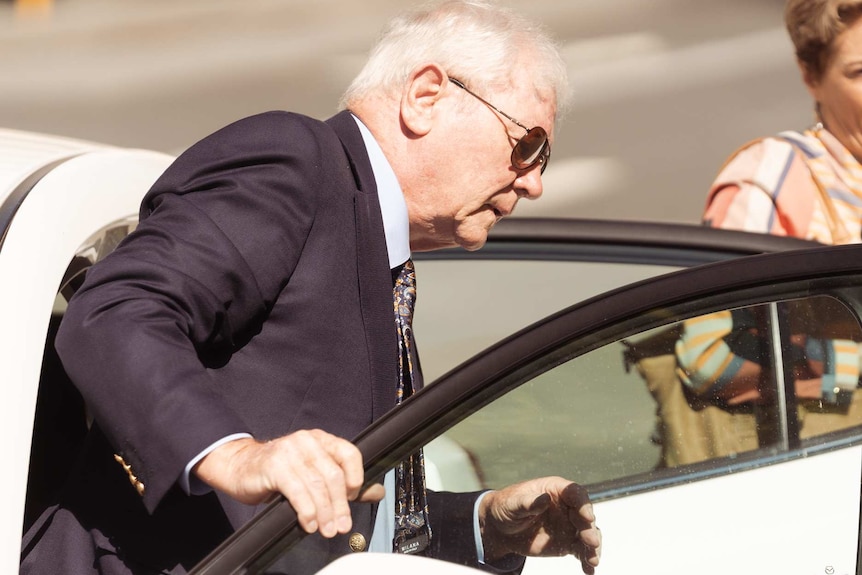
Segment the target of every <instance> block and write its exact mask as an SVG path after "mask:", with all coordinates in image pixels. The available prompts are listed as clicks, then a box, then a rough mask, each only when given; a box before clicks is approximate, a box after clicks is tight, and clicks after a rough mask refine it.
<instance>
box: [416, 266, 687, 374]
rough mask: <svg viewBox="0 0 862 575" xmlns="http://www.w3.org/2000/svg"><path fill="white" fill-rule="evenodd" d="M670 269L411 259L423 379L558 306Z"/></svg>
mask: <svg viewBox="0 0 862 575" xmlns="http://www.w3.org/2000/svg"><path fill="white" fill-rule="evenodd" d="M675 269H678V268H675V267H671V266H658V265H640V264H624V263H608V262H577V261H528V260H517V261H516V260H480V259H474V258H471V259H463V260H456V259H452V260H418V261H416V277H417V284H418V293H419V296H418V298H417V304H416V315H415V318H414V322H413V325H414V329H415V332H416V337H417V340H418V343H419V350H420V352H421V358H422V371H423V373H424V375H425V381H426V382H431V381H433V380H434V379H436V378H437V377H439V376H440V375H442V374H444V373H445V372H447V371H448V370H449V369H451V368H452V367H454V366H456V365H458V364H459V363H461V362H462V361H464V360H467V359H469V358H470V357H472V356H473V355H474V354H476V353H478V352H479V351H481V350H483V349H485V348H486V347H488V346H489V345H491V344H493V343H495V342H496V341H498V340H500V339H503V338H504V337H506V336H508V335H510V334H512V333H514V332H516V331H517V330H519V329H521V328H524V327H526V326H528V325H530V324H531V323H533V322H535V321H538V320H539V319H541V318H543V317H545V316H547V315H550V314H552V313H554V312H556V311H557V310H559V309H562V308H564V307H567V306H569V305H572V304H574V303H578V302H580V301H583V300H585V299H587V298H589V297H592V296H594V295H597V294H599V293H603V292H605V291H608V290H611V289H613V288H616V287H619V286H622V285H626V284H629V283H632V282H635V281H638V280H642V279H645V278H648V277H653V276H656V275H659V274H663V273H667V272H670V271H674V270H675Z"/></svg>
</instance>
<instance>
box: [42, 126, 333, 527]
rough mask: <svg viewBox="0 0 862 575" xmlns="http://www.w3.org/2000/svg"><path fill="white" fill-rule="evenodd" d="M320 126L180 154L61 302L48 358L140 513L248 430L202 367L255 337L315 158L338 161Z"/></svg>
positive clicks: (288, 265) (223, 134)
mask: <svg viewBox="0 0 862 575" xmlns="http://www.w3.org/2000/svg"><path fill="white" fill-rule="evenodd" d="M321 125H322V124H320V123H319V122H316V121H315V120H311V119H309V118H304V117H301V116H296V115H292V114H287V113H268V114H263V115H260V116H255V117H252V118H248V119H246V120H242V121H240V122H237V123H235V124H232V125H230V126H228V127H226V128H224V129H222V130H221V131H219V132H216V133H215V134H214V135H212V136H210V137H208V138H206V139H204V140H202V141H201V142H199V143H198V144H196V145H195V146H193V147H192V148H190V149H189V150H188V151H187V152H186V153H184V154H183V155H182V156H180V157H179V158H178V159H177V161H176V162H175V163H174V164H173V165H172V166H171V167H170V168H169V169H168V170H167V171H166V172H165V174H164V175H163V176H162V177H161V178H160V179H159V180H158V181H157V182H156V183H155V185H154V186H153V188H152V189H151V190H150V192H149V193H148V194H147V196H146V197H145V199H144V201H143V204H142V208H141V223H140V225H139V227H138V229H137V230H136V231H135V232H134V233H133V234H132V235H130V236H129V237H128V238H127V239H126V240H125V241H124V242H123V243H121V245H120V246H119V247H118V249H117V250H116V251H115V252H114V253H112V254H111V255H109V256H108V257H107V258H106V259H105V260H104V261H103V262H100V263H99V264H97V265H95V266H94V267H93V268H92V269H91V270H90V271H89V272H88V275H87V279H86V281H85V283H84V285H83V287H82V288H81V290H79V292H78V293H77V294H76V296H75V297H74V298H73V300H72V301H71V302H70V305H69V308H68V311H67V313H66V317H65V318H64V321H63V323H62V326H61V329H60V332H59V335H58V337H57V342H56V346H57V350H58V352H59V353H60V356H61V358H62V360H63V364H64V367H65V368H66V370H67V372H68V373H69V375H70V377H71V378H72V380H73V381H74V382H75V384H76V385H77V386H78V388H79V389H80V391H81V392H82V394H83V396H84V398H85V399H86V401H87V403H88V405H89V407H90V409H91V410H92V412H93V414H94V417H95V420H96V421H97V422H98V424H99V426H100V428H101V429H102V430H103V432H104V433H105V435H106V436H107V438H108V440H109V441H110V442H111V444H112V445H113V446H114V448H115V449H116V450H117V453H119V454H120V455H121V456H122V457H123V458H124V459H125V461H126V462H127V463H128V464H129V465H131V467H132V469H133V470H134V472H135V473H136V475H137V477H138V478H139V480H140V481H141V482H142V483H143V484H144V486H145V488H146V490H145V492H144V494H143V500H144V504H145V505H146V507H147V509H148V510H150V511H152V510H153V509H154V508H155V507H156V505H157V504H158V502H159V501H160V500H161V498H162V497H163V496H164V494H165V493H166V492H167V491H168V489H170V488H171V486H172V485H173V484H174V483H175V481H176V480H177V479H178V478H179V476H180V474H181V473H182V470H183V468H184V466H185V465H186V464H187V463H188V462H189V461H190V460H191V459H192V458H193V457H194V456H195V455H196V454H197V453H200V452H201V451H202V450H203V449H204V448H205V447H207V446H208V445H210V444H211V443H212V442H214V441H216V440H217V439H219V438H221V437H224V436H226V435H228V434H230V433H235V432H247V431H248V428H247V426H246V424H245V423H244V422H243V421H242V420H241V418H239V417H238V415H237V414H236V413H234V412H233V411H232V410H231V409H230V408H229V407H227V406H226V405H224V403H223V402H222V401H221V399H220V397H219V395H218V392H217V390H214V389H213V387H212V385H211V383H210V382H209V381H208V375H207V369H206V368H207V366H209V365H217V364H218V362H219V361H223V360H224V357H226V354H229V352H230V350H231V349H234V348H235V347H236V346H238V345H241V343H242V342H243V341H245V340H247V339H248V338H250V337H251V336H252V335H253V334H254V333H255V331H256V330H259V329H260V322H261V319H262V318H263V316H264V315H265V314H266V313H267V310H268V309H269V307H270V306H271V305H272V304H273V302H274V301H275V299H276V298H277V296H278V293H279V291H280V290H281V289H282V288H283V287H284V286H285V285H286V283H287V281H288V279H289V278H290V275H291V271H292V270H293V268H294V266H295V265H296V262H297V260H298V258H299V257H300V255H301V253H302V249H303V244H304V242H305V238H306V236H307V234H308V230H309V229H310V227H311V226H312V225H313V223H314V219H315V213H316V210H317V209H318V205H317V199H316V197H315V196H314V194H313V192H312V191H313V190H314V189H315V187H314V185H313V181H314V179H315V174H317V173H318V172H319V171H320V170H322V169H326V166H325V156H326V154H325V153H324V152H325V150H324V149H325V148H326V146H327V145H331V146H334V147H337V148H338V149H339V150H340V144H338V142H337V140H336V139H335V137H334V135H332V136H330V137H331V138H332V140H333V141H332V142H331V144H327V143H326V142H324V143H323V144H321V140H324V139H325V138H326V137H327V136H326V135H324V134H328V133H329V132H327V131H326V130H322V129H321V128H320V127H319V126H321Z"/></svg>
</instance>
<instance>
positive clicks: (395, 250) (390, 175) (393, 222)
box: [353, 116, 410, 269]
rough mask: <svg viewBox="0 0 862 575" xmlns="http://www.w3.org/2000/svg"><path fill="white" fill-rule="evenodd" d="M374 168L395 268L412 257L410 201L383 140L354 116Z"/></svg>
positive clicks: (390, 262) (387, 244)
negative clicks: (408, 210)
mask: <svg viewBox="0 0 862 575" xmlns="http://www.w3.org/2000/svg"><path fill="white" fill-rule="evenodd" d="M353 119H354V120H356V125H357V126H359V132H360V133H361V134H362V140H363V142H365V148H366V149H367V151H368V159H369V160H370V161H371V170H372V171H373V172H374V181H375V183H376V184H377V197H378V199H379V201H380V212H381V215H382V216H383V233H384V235H385V236H386V250H387V251H388V253H389V267H390V269H394V268H396V267H398V266H400V265H401V264H403V263H404V262H406V261H407V260H408V259H409V258H410V220H409V219H408V217H407V202H405V201H404V193H403V192H402V191H401V185H400V184H399V183H398V178H397V177H396V176H395V171H394V170H393V169H392V166H391V165H390V164H389V160H387V159H386V156H385V155H384V154H383V150H382V149H380V144H378V143H377V140H375V139H374V136H373V135H372V134H371V131H370V130H369V129H368V127H367V126H366V125H365V124H363V123H362V121H361V120H360V119H359V118H357V117H356V116H353Z"/></svg>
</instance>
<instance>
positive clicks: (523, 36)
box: [340, 0, 569, 115]
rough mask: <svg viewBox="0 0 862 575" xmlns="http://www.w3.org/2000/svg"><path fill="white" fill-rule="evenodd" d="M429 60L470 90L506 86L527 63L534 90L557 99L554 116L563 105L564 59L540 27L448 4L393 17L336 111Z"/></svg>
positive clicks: (474, 5)
mask: <svg viewBox="0 0 862 575" xmlns="http://www.w3.org/2000/svg"><path fill="white" fill-rule="evenodd" d="M525 56H526V58H527V60H526V61H525V60H524V57H525ZM429 62H435V63H437V64H439V65H441V66H442V67H443V68H444V69H445V70H446V73H447V74H448V75H450V76H451V77H453V78H457V79H459V80H461V81H463V82H465V83H467V84H468V85H469V86H470V87H471V88H472V89H476V90H484V89H491V88H494V87H496V88H501V87H505V86H510V85H511V81H512V73H513V72H514V71H515V70H514V68H515V67H518V66H520V67H524V66H528V71H529V73H530V76H531V77H532V79H533V82H534V84H535V88H536V89H538V90H542V91H544V90H550V91H551V92H552V93H553V94H554V96H555V97H556V101H557V109H558V115H561V114H562V111H563V109H564V108H565V107H566V106H567V104H568V100H569V85H568V77H567V72H566V65H565V62H563V60H562V58H561V56H560V53H559V50H558V48H557V45H556V43H555V42H554V41H553V40H552V39H551V37H550V36H549V35H548V34H547V33H546V32H545V31H544V30H543V29H542V27H541V26H539V25H538V24H536V23H533V22H530V21H528V20H527V19H525V18H523V17H522V16H519V15H517V14H515V13H514V12H512V11H510V10H508V9H506V8H503V7H500V6H498V5H496V4H494V3H492V2H490V1H483V0H447V1H444V2H442V3H438V4H435V5H432V6H430V7H428V8H426V9H423V10H419V11H416V12H412V13H406V14H403V15H401V16H399V17H396V18H395V19H393V20H392V21H391V22H390V24H389V26H388V27H387V28H386V29H385V30H384V31H383V33H382V35H381V37H380V39H379V40H378V42H377V44H376V46H375V47H374V48H373V49H372V50H371V54H370V55H369V58H368V61H367V62H366V64H365V67H364V68H363V69H362V71H360V72H359V74H358V75H357V76H356V78H355V79H354V80H353V82H352V83H351V84H350V86H349V87H348V88H347V91H346V92H345V93H344V95H343V96H342V98H341V103H340V107H341V108H350V107H351V105H352V104H353V103H354V102H357V101H359V100H362V99H364V98H366V97H368V96H369V95H371V94H373V93H375V92H381V91H382V92H385V93H389V92H393V91H397V90H400V89H401V88H402V86H403V85H404V83H405V82H406V81H407V79H408V78H409V76H410V74H411V73H412V72H413V71H414V69H415V68H416V67H417V66H419V65H422V64H426V63H429Z"/></svg>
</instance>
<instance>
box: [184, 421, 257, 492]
mask: <svg viewBox="0 0 862 575" xmlns="http://www.w3.org/2000/svg"><path fill="white" fill-rule="evenodd" d="M243 437H251V435H250V434H248V433H234V434H232V435H228V436H227V437H223V438H221V439H219V440H218V441H216V442H215V443H213V444H212V445H210V446H209V447H207V448H206V449H204V450H203V451H201V452H200V453H198V454H197V455H196V456H195V458H194V459H192V460H191V461H189V463H188V465H186V468H185V469H184V470H183V474H182V476H181V477H180V487H181V488H182V490H183V491H185V492H186V494H188V495H204V494H205V493H209V492H210V491H212V488H211V487H210V486H209V485H207V484H206V483H204V482H203V481H201V480H200V479H198V478H197V476H195V475H193V474H192V469H193V468H194V466H195V465H197V463H198V461H200V460H201V459H203V458H204V457H206V456H207V455H209V453H210V452H211V451H212V450H214V449H215V448H216V447H219V446H221V445H224V444H225V443H228V442H230V441H234V440H237V439H242V438H243Z"/></svg>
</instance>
